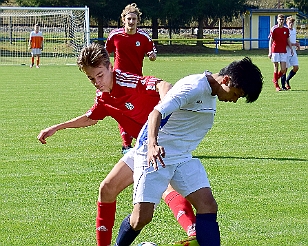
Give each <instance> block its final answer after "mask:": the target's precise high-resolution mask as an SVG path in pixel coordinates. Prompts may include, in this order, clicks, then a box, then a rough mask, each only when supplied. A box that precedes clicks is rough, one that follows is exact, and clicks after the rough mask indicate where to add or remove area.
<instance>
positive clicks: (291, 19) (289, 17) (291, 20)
mask: <svg viewBox="0 0 308 246" xmlns="http://www.w3.org/2000/svg"><path fill="white" fill-rule="evenodd" d="M287 21H290V22H294V21H295V19H294V18H293V16H288V17H287Z"/></svg>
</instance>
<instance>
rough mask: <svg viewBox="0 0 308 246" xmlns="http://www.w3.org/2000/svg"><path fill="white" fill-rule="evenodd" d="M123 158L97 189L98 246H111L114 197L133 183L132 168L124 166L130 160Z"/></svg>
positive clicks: (114, 210) (114, 206) (114, 208)
mask: <svg viewBox="0 0 308 246" xmlns="http://www.w3.org/2000/svg"><path fill="white" fill-rule="evenodd" d="M124 157H125V156H124ZM124 157H123V158H124ZM123 158H122V159H121V160H120V161H119V162H118V163H117V164H116V165H115V166H114V168H113V169H112V170H111V172H110V173H109V174H108V175H107V177H106V178H105V179H104V180H103V181H102V183H101V185H100V188H99V196H98V202H97V217H96V239H97V245H98V246H107V245H110V244H111V239H112V228H113V225H114V220H115V212H116V197H117V195H118V194H119V193H120V192H121V191H122V190H123V189H125V188H126V187H127V186H129V185H130V184H132V183H133V171H132V168H131V167H129V166H128V165H127V164H126V162H128V163H130V160H125V161H126V162H125V161H124V160H123Z"/></svg>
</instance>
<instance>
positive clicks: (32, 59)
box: [31, 56, 34, 64]
mask: <svg viewBox="0 0 308 246" xmlns="http://www.w3.org/2000/svg"><path fill="white" fill-rule="evenodd" d="M31 63H32V64H34V56H32V57H31Z"/></svg>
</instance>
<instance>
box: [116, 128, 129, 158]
mask: <svg viewBox="0 0 308 246" xmlns="http://www.w3.org/2000/svg"><path fill="white" fill-rule="evenodd" d="M118 127H119V130H120V135H121V138H122V154H126V153H127V152H128V151H129V150H130V149H131V148H132V141H133V137H132V136H130V135H129V134H127V132H126V131H125V129H124V128H123V127H122V126H121V125H120V124H118Z"/></svg>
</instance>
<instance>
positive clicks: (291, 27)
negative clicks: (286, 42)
mask: <svg viewBox="0 0 308 246" xmlns="http://www.w3.org/2000/svg"><path fill="white" fill-rule="evenodd" d="M293 25H294V22H292V21H287V26H288V28H290V29H293Z"/></svg>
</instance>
